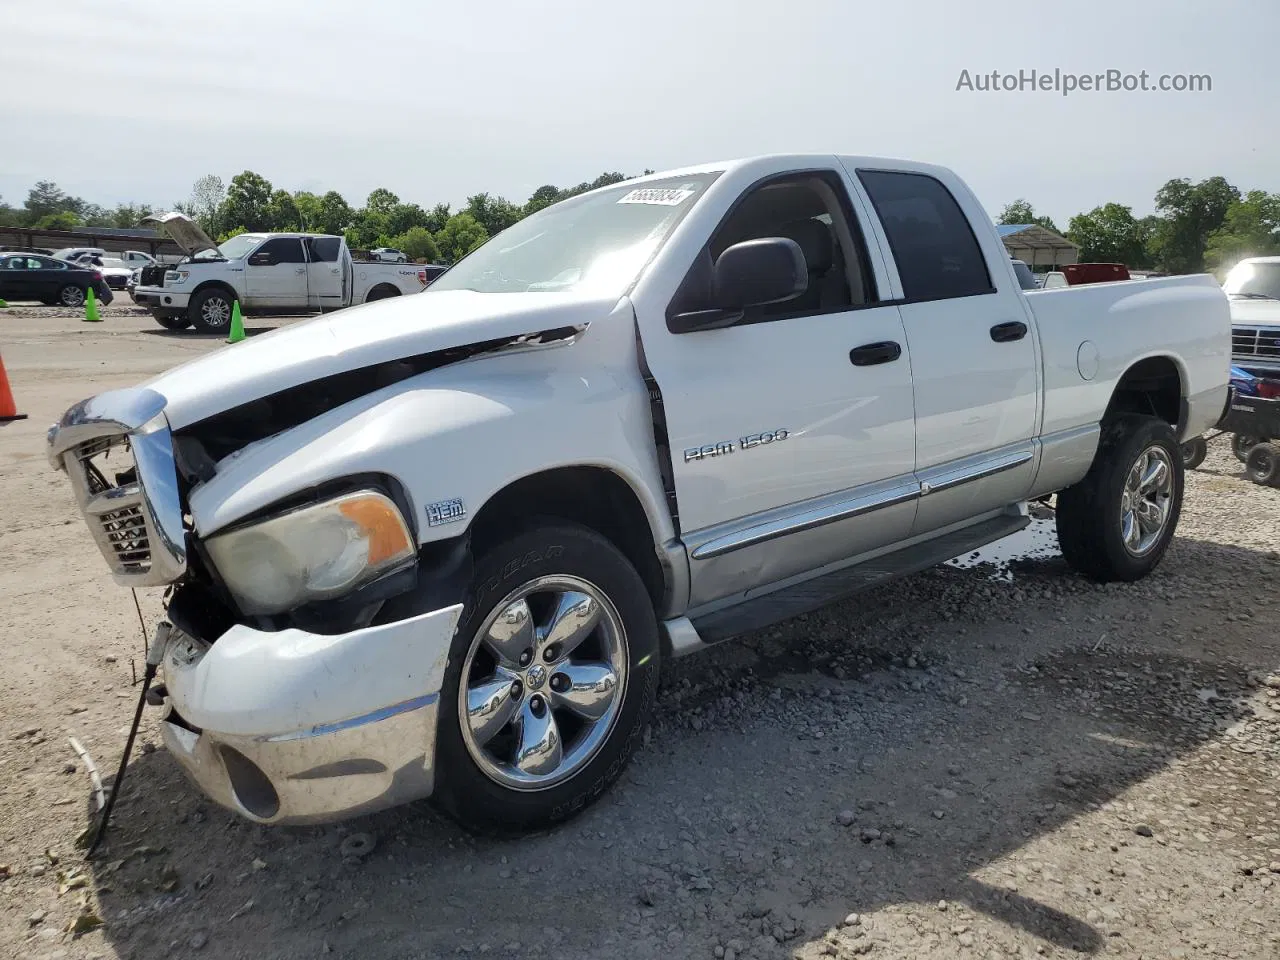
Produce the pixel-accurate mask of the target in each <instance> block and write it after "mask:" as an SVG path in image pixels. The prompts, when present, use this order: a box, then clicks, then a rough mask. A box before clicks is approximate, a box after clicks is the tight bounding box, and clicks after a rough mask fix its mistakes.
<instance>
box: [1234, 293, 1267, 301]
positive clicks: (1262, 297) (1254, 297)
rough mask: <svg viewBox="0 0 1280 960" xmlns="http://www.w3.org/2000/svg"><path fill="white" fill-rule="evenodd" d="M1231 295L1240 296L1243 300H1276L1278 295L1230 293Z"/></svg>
mask: <svg viewBox="0 0 1280 960" xmlns="http://www.w3.org/2000/svg"><path fill="white" fill-rule="evenodd" d="M1227 296H1229V297H1239V298H1240V299H1242V300H1275V299H1276V297H1273V296H1270V295H1268V294H1265V293H1229V294H1227Z"/></svg>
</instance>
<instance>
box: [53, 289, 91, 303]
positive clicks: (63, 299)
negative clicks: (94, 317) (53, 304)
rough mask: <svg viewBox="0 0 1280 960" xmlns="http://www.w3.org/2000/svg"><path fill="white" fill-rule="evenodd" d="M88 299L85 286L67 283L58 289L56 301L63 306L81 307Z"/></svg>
mask: <svg viewBox="0 0 1280 960" xmlns="http://www.w3.org/2000/svg"><path fill="white" fill-rule="evenodd" d="M88 299H89V295H88V294H87V293H86V292H85V288H84V287H77V286H76V285H75V284H74V283H69V284H67V285H66V286H65V287H63V288H62V289H60V290H59V291H58V303H60V304H62V306H64V307H83V306H84V302H85V301H86V300H88Z"/></svg>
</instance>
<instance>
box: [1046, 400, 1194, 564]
mask: <svg viewBox="0 0 1280 960" xmlns="http://www.w3.org/2000/svg"><path fill="white" fill-rule="evenodd" d="M1153 448H1155V449H1158V450H1160V451H1163V453H1164V458H1165V459H1167V461H1168V464H1167V468H1168V470H1169V471H1170V473H1171V476H1170V478H1169V480H1170V483H1169V486H1170V493H1169V496H1168V501H1167V507H1166V510H1165V514H1164V516H1165V520H1164V525H1163V527H1161V528H1160V529H1159V536H1158V537H1157V538H1156V539H1155V540H1154V541H1153V542H1152V543H1151V544H1150V545H1149V546H1147V547H1146V548H1145V549H1143V550H1142V551H1141V553H1140V554H1136V553H1135V552H1134V551H1132V550H1130V549H1129V547H1127V546H1126V545H1125V542H1124V536H1123V533H1122V531H1123V524H1124V519H1123V518H1124V511H1123V504H1124V498H1125V485H1126V482H1127V480H1128V479H1129V474H1130V472H1131V471H1132V470H1133V469H1134V468H1135V467H1136V466H1137V462H1138V459H1139V457H1142V456H1144V455H1145V454H1146V453H1147V451H1149V450H1152V449H1153ZM1183 481H1184V467H1183V462H1182V451H1181V448H1180V445H1179V444H1178V440H1177V437H1176V436H1175V434H1174V432H1173V428H1172V427H1170V426H1169V424H1167V423H1165V422H1164V421H1163V420H1160V419H1158V418H1156V417H1148V416H1141V415H1136V414H1127V415H1124V416H1121V417H1117V418H1116V419H1115V420H1112V421H1109V422H1107V423H1105V424H1103V427H1102V438H1101V440H1100V442H1099V444H1098V452H1097V454H1096V455H1095V456H1094V460H1093V465H1092V466H1091V467H1090V468H1089V472H1088V473H1087V474H1086V475H1085V478H1084V479H1083V480H1081V481H1080V482H1079V483H1077V484H1076V485H1075V486H1072V487H1068V488H1067V489H1066V490H1063V491H1062V492H1060V493H1059V494H1058V499H1057V528H1058V543H1059V545H1060V546H1061V547H1062V556H1063V558H1064V559H1065V560H1066V561H1067V563H1068V564H1070V565H1071V567H1072V568H1073V569H1075V570H1076V571H1078V572H1079V573H1081V574H1083V575H1084V576H1086V577H1089V578H1090V579H1092V580H1097V581H1099V582H1102V583H1108V582H1113V581H1121V582H1132V581H1135V580H1141V579H1142V578H1143V577H1145V576H1147V575H1148V574H1149V573H1151V571H1152V570H1154V569H1155V568H1156V567H1157V566H1158V565H1159V563H1160V561H1161V559H1163V557H1164V555H1165V552H1166V551H1167V550H1168V549H1169V544H1170V542H1172V540H1173V535H1174V532H1175V531H1176V529H1177V526H1178V517H1179V515H1180V514H1181V512H1182V492H1183ZM1135 522H1136V520H1135Z"/></svg>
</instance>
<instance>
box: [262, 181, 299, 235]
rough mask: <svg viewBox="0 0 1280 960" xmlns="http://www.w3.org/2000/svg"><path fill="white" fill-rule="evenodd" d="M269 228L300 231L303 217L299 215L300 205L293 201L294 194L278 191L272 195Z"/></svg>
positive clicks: (268, 215) (268, 213)
mask: <svg viewBox="0 0 1280 960" xmlns="http://www.w3.org/2000/svg"><path fill="white" fill-rule="evenodd" d="M267 219H268V220H269V221H270V222H269V224H268V226H269V228H270V229H272V230H281V231H287V230H300V229H301V228H302V216H301V214H299V213H298V205H297V204H296V203H294V201H293V194H291V193H290V192H289V191H288V190H276V191H274V192H273V193H272V194H271V202H270V203H268V204H267Z"/></svg>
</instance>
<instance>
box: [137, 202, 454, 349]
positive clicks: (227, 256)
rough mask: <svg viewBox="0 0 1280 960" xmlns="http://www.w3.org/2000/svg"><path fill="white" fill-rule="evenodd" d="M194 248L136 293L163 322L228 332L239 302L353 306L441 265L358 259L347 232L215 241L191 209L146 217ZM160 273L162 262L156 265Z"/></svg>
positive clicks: (246, 306) (426, 277)
mask: <svg viewBox="0 0 1280 960" xmlns="http://www.w3.org/2000/svg"><path fill="white" fill-rule="evenodd" d="M142 222H143V223H149V224H153V225H155V226H156V227H157V228H158V229H160V230H163V231H164V232H165V233H167V234H168V235H169V236H170V237H171V238H172V239H173V241H174V242H175V243H177V244H178V246H180V247H181V248H182V249H183V250H184V251H186V253H187V257H186V258H185V259H184V260H183V261H182V262H181V263H179V264H176V265H173V266H170V267H168V268H166V269H165V270H164V271H163V273H162V277H163V279H162V281H161V282H160V283H158V284H157V283H155V282H154V281H152V282H150V283H149V282H147V279H146V277H143V278H142V281H143V282H141V283H138V284H136V285H135V286H134V288H133V289H132V290H131V291H130V293H131V295H132V297H133V300H134V302H135V303H137V304H139V305H140V306H144V307H147V308H149V309H150V310H151V314H152V316H154V317H155V318H156V321H157V322H158V323H159V324H160V325H161V326H163V327H166V328H168V329H170V330H183V329H185V328H187V327H191V326H194V327H195V329H196V330H198V331H199V332H201V333H225V332H226V331H227V330H228V328H229V327H230V324H231V310H232V307H233V305H234V304H235V302H236V301H237V300H238V301H239V302H240V309H241V311H242V312H243V313H245V314H254V313H271V314H289V313H315V312H316V311H319V312H321V313H325V312H327V311H329V310H338V309H341V308H342V307H349V306H351V305H353V304H360V303H368V302H369V301H372V300H383V299H386V298H388V297H398V296H400V295H401V294H406V293H420V292H421V291H422V290H423V289H425V288H426V286H427V284H428V283H429V282H430V281H431V280H432V279H434V277H435V275H436V274H438V273H440V272H442V271H441V270H440V268H438V267H437V268H435V269H434V271H433V270H432V268H428V267H420V266H415V265H414V264H395V263H364V262H359V263H358V262H356V261H354V260H353V259H352V257H351V252H350V251H349V250H348V249H347V241H346V239H345V238H344V237H339V236H328V235H325V234H315V233H242V234H239V235H238V236H235V237H232V238H231V239H230V240H227V241H226V242H225V243H222V244H221V245H218V244H215V243H214V242H213V241H212V240H211V239H209V235H208V234H206V233H205V232H204V230H202V229H201V228H200V225H199V224H198V223H196V222H195V221H194V220H192V219H191V218H190V217H188V216H187V215H186V214H183V213H165V214H161V215H159V216H151V217H146V218H144V219H143V221H142ZM153 272H156V271H155V268H153Z"/></svg>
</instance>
